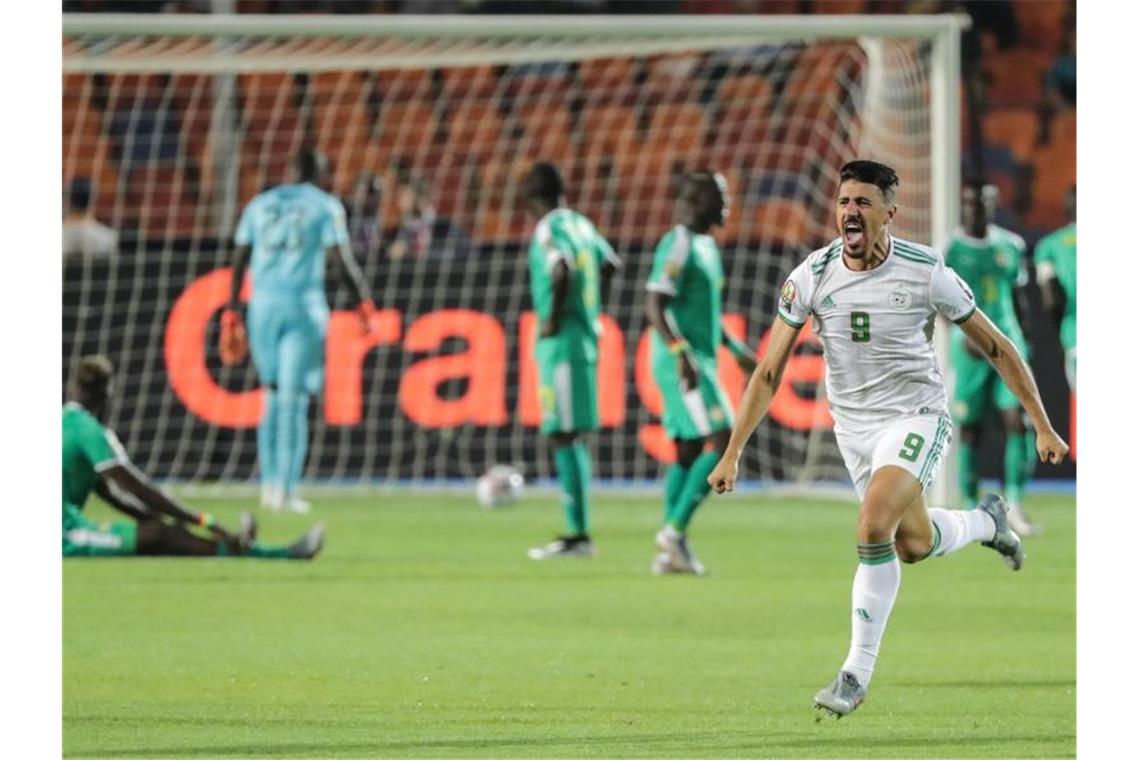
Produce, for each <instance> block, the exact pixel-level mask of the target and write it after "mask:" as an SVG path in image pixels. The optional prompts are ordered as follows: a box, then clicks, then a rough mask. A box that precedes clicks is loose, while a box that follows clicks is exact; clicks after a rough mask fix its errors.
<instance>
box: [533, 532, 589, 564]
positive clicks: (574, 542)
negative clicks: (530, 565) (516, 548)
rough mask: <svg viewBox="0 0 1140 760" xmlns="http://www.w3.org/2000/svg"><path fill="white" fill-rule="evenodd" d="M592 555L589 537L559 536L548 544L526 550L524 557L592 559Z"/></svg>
mask: <svg viewBox="0 0 1140 760" xmlns="http://www.w3.org/2000/svg"><path fill="white" fill-rule="evenodd" d="M594 554H595V550H594V542H593V541H591V540H590V537H589V536H559V537H558V538H556V539H554V540H553V541H551V542H550V543H549V544H546V545H544V546H536V547H534V548H533V549H527V550H526V556H528V557H530V558H531V559H533V560H544V559H557V558H559V557H593V556H594Z"/></svg>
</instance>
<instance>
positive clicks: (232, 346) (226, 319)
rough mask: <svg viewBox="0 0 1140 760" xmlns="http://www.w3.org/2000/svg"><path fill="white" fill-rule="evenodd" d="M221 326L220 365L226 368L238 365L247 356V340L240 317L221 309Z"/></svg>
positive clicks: (234, 312) (219, 337)
mask: <svg viewBox="0 0 1140 760" xmlns="http://www.w3.org/2000/svg"><path fill="white" fill-rule="evenodd" d="M221 325H222V332H221V335H219V336H218V354H219V355H220V356H221V357H222V364H225V365H227V366H233V365H234V364H240V363H241V362H243V361H245V358H246V356H248V355H249V339H248V338H247V337H246V335H245V325H244V324H242V321H241V315H240V314H238V313H237V312H236V311H234V310H233V309H223V310H222V317H221Z"/></svg>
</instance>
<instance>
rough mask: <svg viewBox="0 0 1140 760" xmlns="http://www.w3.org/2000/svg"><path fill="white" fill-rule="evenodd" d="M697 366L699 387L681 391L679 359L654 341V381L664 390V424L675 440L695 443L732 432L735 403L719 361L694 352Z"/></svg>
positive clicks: (662, 419) (652, 358)
mask: <svg viewBox="0 0 1140 760" xmlns="http://www.w3.org/2000/svg"><path fill="white" fill-rule="evenodd" d="M689 355H690V356H691V357H693V359H694V361H695V363H696V365H697V387H696V388H693V389H691V390H687V391H686V390H684V389H682V388H681V376H680V375H679V374H678V372H677V357H676V356H674V355H673V354H670V353H669V351H668V349H666V348H665V347H664V346H659V345H657V342H656V341H654V342H653V344H651V347H650V359H651V361H652V362H653V379H654V380H656V381H657V387H658V388H660V389H661V399H662V401H663V402H664V407H665V409H664V414H662V415H661V422H662V424H663V425H664V427H665V434H666V435H668V436H669V438H671V439H672V440H674V441H676V440H681V441H691V440H696V439H699V438H707V437H708V436H710V435H712V434H713V433H717V432H720V431H722V430H731V429H732V421H733V418H732V403H731V402H730V401H729V400H728V394H727V393H726V392H725V390H724V386H723V385H721V383H720V378H719V377H718V375H717V367H716V359H713V358H711V357H707V356H701V355H700V354H695V353H690V354H689Z"/></svg>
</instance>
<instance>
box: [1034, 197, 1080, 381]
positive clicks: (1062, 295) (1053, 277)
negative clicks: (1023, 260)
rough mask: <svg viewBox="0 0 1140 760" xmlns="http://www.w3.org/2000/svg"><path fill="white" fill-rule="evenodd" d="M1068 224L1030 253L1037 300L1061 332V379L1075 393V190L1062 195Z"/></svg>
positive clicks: (1040, 242)
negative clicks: (1063, 350) (1063, 366)
mask: <svg viewBox="0 0 1140 760" xmlns="http://www.w3.org/2000/svg"><path fill="white" fill-rule="evenodd" d="M1065 216H1066V218H1068V220H1069V223H1068V224H1066V225H1065V226H1064V227H1062V228H1061V229H1059V230H1057V231H1056V232H1053V233H1051V234H1049V235H1047V236H1045V237H1043V238H1042V239H1041V240H1039V241H1038V242H1037V247H1036V248H1035V249H1034V252H1033V259H1034V263H1035V264H1036V266H1037V284H1038V285H1040V286H1041V300H1042V302H1043V303H1044V305H1045V310H1046V311H1048V312H1049V314H1050V315H1052V317H1053V319H1054V320H1055V321H1056V322H1057V327H1058V329H1059V330H1060V332H1061V348H1063V349H1065V377H1066V378H1067V379H1068V381H1069V390H1071V391H1072V392H1073V393H1076V392H1077V186H1076V185H1073V186H1072V187H1070V188H1069V192H1068V193H1067V194H1066V195H1065Z"/></svg>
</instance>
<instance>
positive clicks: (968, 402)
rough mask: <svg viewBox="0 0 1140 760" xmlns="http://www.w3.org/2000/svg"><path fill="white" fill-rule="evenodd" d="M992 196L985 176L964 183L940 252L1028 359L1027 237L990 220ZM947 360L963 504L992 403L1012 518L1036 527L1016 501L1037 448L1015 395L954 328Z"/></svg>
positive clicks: (973, 488) (1017, 526)
mask: <svg viewBox="0 0 1140 760" xmlns="http://www.w3.org/2000/svg"><path fill="white" fill-rule="evenodd" d="M997 200H998V190H997V187H995V186H994V185H991V184H989V183H987V182H985V181H984V180H981V179H972V180H970V181H968V182H967V183H966V184H965V185H964V186H963V187H962V226H961V227H960V228H959V229H958V230H957V231H956V232H955V233H954V235H952V236H951V238H950V240H949V242H948V243H947V245H946V247H945V252H944V256H945V259H946V264H947V266H949V267H950V268H951V269H953V270H954V271H955V272H957V273H958V276H959V277H961V278H962V279H963V280H965V281H966V284H967V285H969V286H970V289H971V290H972V291H973V292H974V297H975V298H976V299H977V303H978V308H980V309H981V310H982V311H983V312H985V314H986V316H987V317H989V318H990V320H991V321H992V322H993V323H994V325H995V326H997V328H998V329H999V330H1001V331H1002V333H1003V334H1004V335H1005V336H1006V337H1007V338H1009V339H1010V340H1011V341H1013V344H1014V345H1015V346H1017V350H1018V353H1020V354H1021V355H1022V356H1024V357H1026V358H1028V356H1029V341H1028V340H1027V339H1026V335H1025V332H1026V331H1025V329H1023V328H1024V327H1026V326H1027V325H1026V316H1027V315H1028V314H1029V303H1028V300H1027V296H1026V293H1025V287H1026V285H1028V283H1029V274H1028V269H1027V263H1028V262H1027V261H1026V257H1025V241H1024V240H1022V239H1021V237H1020V236H1018V235H1016V234H1015V233H1013V232H1010V231H1009V230H1006V229H1003V228H1001V227H999V226H997V225H996V224H994V222H993V220H994V215H995V214H996V212H997ZM950 361H951V363H952V366H953V368H954V402H953V404H952V405H951V407H950V408H951V411H952V413H953V416H954V422H955V424H956V425H958V430H959V439H958V480H959V487H960V489H961V492H962V499H963V501H964V503H965V506H966V508H967V509H972V508H973V506H974V505H975V504H977V503H978V480H979V476H978V449H979V447H980V446H981V443H982V437H983V430H984V429H985V424H986V422H987V416H988V414H989V411H990V409H995V410H996V411H997V413H998V417H999V418H1000V421H1001V426H1002V429H1003V430H1004V431H1005V459H1004V465H1005V466H1004V470H1003V478H1002V481H1003V485H1004V490H1005V498H1006V501H1007V503H1008V504H1009V522H1010V525H1012V526H1013V529H1014V530H1016V531H1017V532H1018V533H1019V534H1021V535H1034V534H1036V533H1038V532H1040V527H1039V526H1037V525H1036V524H1035V523H1034V522H1033V521H1032V520H1030V519H1029V516H1028V515H1027V514H1026V512H1025V508H1024V507H1023V506H1022V505H1023V501H1024V497H1025V484H1026V483H1028V482H1029V479H1030V478H1031V477H1032V475H1033V469H1034V466H1035V464H1036V458H1037V447H1036V443H1035V442H1034V440H1033V435H1032V434H1031V433H1029V431H1028V429H1027V428H1026V425H1025V416H1024V413H1023V412H1022V410H1021V405H1020V404H1019V403H1018V401H1017V397H1016V396H1015V395H1014V394H1013V391H1011V390H1010V389H1009V386H1007V385H1006V384H1005V382H1004V381H1003V380H1002V379H1001V377H1000V376H999V375H998V373H997V370H996V369H994V367H993V366H992V365H990V363H989V362H988V361H986V358H985V356H983V355H982V353H981V352H980V351H979V350H978V348H977V347H976V346H974V345H973V344H972V343H971V342H970V341H969V339H968V338H967V337H966V335H965V333H963V332H961V331H960V330H955V331H953V333H952V335H951V339H950Z"/></svg>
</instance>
